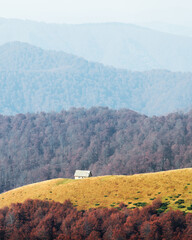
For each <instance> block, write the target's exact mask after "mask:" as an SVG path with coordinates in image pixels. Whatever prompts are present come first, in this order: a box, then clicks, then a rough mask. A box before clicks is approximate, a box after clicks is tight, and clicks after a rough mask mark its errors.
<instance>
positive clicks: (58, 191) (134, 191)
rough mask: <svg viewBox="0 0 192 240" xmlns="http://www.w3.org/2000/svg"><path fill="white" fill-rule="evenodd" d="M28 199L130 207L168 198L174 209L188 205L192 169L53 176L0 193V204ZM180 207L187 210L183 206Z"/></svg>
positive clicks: (191, 194) (84, 206)
mask: <svg viewBox="0 0 192 240" xmlns="http://www.w3.org/2000/svg"><path fill="white" fill-rule="evenodd" d="M29 198H30V199H41V200H49V201H51V200H54V201H58V202H64V201H65V200H66V199H70V200H71V201H72V203H73V204H74V205H75V206H77V208H78V209H89V208H95V207H111V206H113V207H118V204H119V203H121V202H124V203H125V204H128V202H129V204H128V207H130V208H131V207H135V205H134V203H138V202H146V203H147V204H150V203H151V202H152V201H153V199H155V198H161V199H162V201H163V202H167V201H170V205H169V207H172V208H173V209H177V208H178V204H176V203H175V202H176V201H178V200H179V199H183V200H184V201H185V203H184V204H183V205H184V206H185V207H189V206H190V205H191V204H192V169H182V170H172V171H166V172H158V173H147V174H137V175H132V176H102V177H92V178H87V179H82V180H72V179H53V180H49V181H44V182H40V183H35V184H30V185H27V186H24V187H20V188H17V189H14V190H11V191H8V192H6V193H3V194H0V207H4V206H9V205H10V204H11V203H16V202H23V201H25V200H26V199H29ZM181 210H185V211H187V209H186V208H183V209H181ZM190 212H192V211H190Z"/></svg>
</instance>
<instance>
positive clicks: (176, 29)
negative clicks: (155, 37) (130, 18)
mask: <svg viewBox="0 0 192 240" xmlns="http://www.w3.org/2000/svg"><path fill="white" fill-rule="evenodd" d="M139 25H140V26H142V27H147V28H150V29H152V30H156V31H160V32H165V33H170V34H176V35H181V36H186V37H192V27H190V26H182V25H176V24H169V23H163V22H149V23H139Z"/></svg>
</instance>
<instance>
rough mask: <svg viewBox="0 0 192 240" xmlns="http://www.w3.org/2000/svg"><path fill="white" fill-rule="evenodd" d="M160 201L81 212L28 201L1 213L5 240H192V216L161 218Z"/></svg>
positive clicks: (172, 214) (165, 215) (0, 227)
mask: <svg viewBox="0 0 192 240" xmlns="http://www.w3.org/2000/svg"><path fill="white" fill-rule="evenodd" d="M161 205H162V204H161V202H160V201H158V200H156V201H155V202H153V204H152V205H151V206H147V207H145V208H143V209H134V210H129V209H127V208H126V206H125V205H124V204H123V203H121V204H120V207H119V209H107V208H98V209H90V210H88V211H77V209H76V208H74V207H73V205H72V204H71V202H70V201H69V200H68V201H66V202H65V203H64V204H61V203H56V202H47V201H40V200H27V201H25V202H24V203H23V204H19V203H18V204H12V206H11V207H10V208H8V207H7V208H4V209H0V239H1V240H6V239H9V240H23V239H26V240H29V239H33V240H41V239H42V240H44V239H46V240H52V239H57V240H61V239H62V240H84V239H87V240H94V239H98V240H99V239H104V240H105V239H106V240H124V239H130V240H142V239H143V240H144V239H145V240H152V239H153V240H161V239H166V240H191V239H192V214H191V213H188V214H186V215H185V214H184V213H183V212H181V211H169V212H167V213H161V214H159V212H158V209H159V208H160V207H161Z"/></svg>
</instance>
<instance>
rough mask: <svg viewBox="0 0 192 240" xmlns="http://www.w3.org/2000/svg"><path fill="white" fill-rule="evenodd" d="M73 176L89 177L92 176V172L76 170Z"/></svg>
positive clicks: (79, 177) (76, 177)
mask: <svg viewBox="0 0 192 240" xmlns="http://www.w3.org/2000/svg"><path fill="white" fill-rule="evenodd" d="M74 177H75V179H83V178H89V177H92V173H91V171H88V170H76V171H75V174H74Z"/></svg>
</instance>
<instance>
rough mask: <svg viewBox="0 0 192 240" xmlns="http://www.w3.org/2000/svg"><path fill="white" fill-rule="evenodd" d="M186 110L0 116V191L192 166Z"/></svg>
mask: <svg viewBox="0 0 192 240" xmlns="http://www.w3.org/2000/svg"><path fill="white" fill-rule="evenodd" d="M191 142H192V113H188V114H178V113H177V114H170V115H168V116H167V117H152V118H149V117H147V116H144V115H139V114H137V113H135V112H133V111H130V110H118V111H117V110H109V109H107V108H91V109H90V110H85V109H73V110H71V111H68V112H66V111H62V112H61V113H49V114H48V113H47V114H46V113H40V114H25V115H24V114H18V115H16V116H14V117H13V116H12V117H8V116H2V115H0V192H2V191H5V190H9V189H11V188H15V187H18V186H22V185H25V184H28V183H33V182H38V181H43V180H47V179H51V178H57V177H60V178H63V177H73V175H74V172H75V170H76V169H90V170H92V172H93V175H94V176H98V175H106V174H107V175H114V174H134V173H142V172H155V171H164V170H169V169H178V168H188V167H192V146H191Z"/></svg>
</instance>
